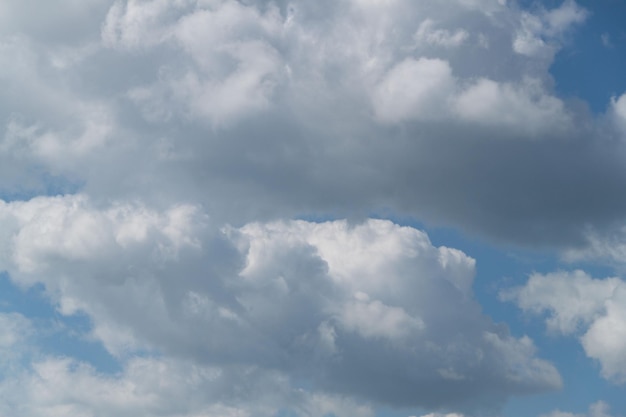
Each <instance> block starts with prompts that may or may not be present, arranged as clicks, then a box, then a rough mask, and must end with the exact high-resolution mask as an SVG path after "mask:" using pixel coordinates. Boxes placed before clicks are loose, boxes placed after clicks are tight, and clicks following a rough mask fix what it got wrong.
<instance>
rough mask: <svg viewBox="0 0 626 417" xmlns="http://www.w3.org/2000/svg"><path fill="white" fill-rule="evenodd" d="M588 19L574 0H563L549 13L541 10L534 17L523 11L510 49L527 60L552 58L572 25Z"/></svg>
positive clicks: (584, 11) (586, 13) (585, 12)
mask: <svg viewBox="0 0 626 417" xmlns="http://www.w3.org/2000/svg"><path fill="white" fill-rule="evenodd" d="M587 16H588V12H587V10H585V9H583V8H582V7H580V6H578V4H576V2H575V1H574V0H566V1H564V2H563V3H562V4H561V5H560V6H559V7H557V8H554V9H551V10H545V9H541V10H539V12H538V13H536V14H533V13H529V12H523V13H522V15H521V19H520V29H519V30H518V32H517V34H516V37H515V39H514V41H513V49H514V50H515V52H517V53H519V54H523V55H527V56H530V57H548V58H549V59H552V55H553V54H554V53H555V52H556V50H557V49H558V43H559V41H560V40H561V37H562V36H563V35H564V34H565V33H566V32H567V31H568V30H569V29H570V28H571V27H572V26H574V25H576V24H581V23H583V22H584V21H585V20H586V19H587Z"/></svg>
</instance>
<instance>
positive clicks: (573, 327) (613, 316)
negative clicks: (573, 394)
mask: <svg viewBox="0 0 626 417" xmlns="http://www.w3.org/2000/svg"><path fill="white" fill-rule="evenodd" d="M501 297H502V298H503V299H505V300H509V301H513V302H515V303H516V304H517V305H518V306H519V307H520V308H521V309H522V310H524V311H527V312H529V313H532V314H537V315H544V314H545V315H547V317H546V325H547V327H548V329H550V330H552V331H554V332H556V333H559V334H563V335H572V336H577V337H578V338H579V340H580V343H581V344H582V346H583V348H584V350H585V353H586V354H587V356H589V357H590V358H593V359H596V360H598V361H599V363H600V365H601V367H602V375H603V376H604V377H605V378H608V379H611V380H614V381H616V382H619V383H624V382H625V381H626V367H625V366H624V364H625V363H626V343H625V341H626V309H625V308H624V306H625V305H626V304H625V301H626V284H625V283H624V281H623V280H621V279H619V278H606V279H594V278H592V277H590V276H589V275H588V274H586V273H584V272H582V271H575V272H572V273H567V272H558V273H553V274H547V275H542V274H533V275H531V276H530V278H529V280H528V282H527V283H526V284H525V285H524V286H522V287H518V288H514V289H510V290H506V291H504V292H502V293H501Z"/></svg>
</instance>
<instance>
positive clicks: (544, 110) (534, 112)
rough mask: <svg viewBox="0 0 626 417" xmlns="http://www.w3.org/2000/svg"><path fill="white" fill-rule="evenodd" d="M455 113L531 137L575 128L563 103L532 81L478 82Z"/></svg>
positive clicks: (461, 97)
mask: <svg viewBox="0 0 626 417" xmlns="http://www.w3.org/2000/svg"><path fill="white" fill-rule="evenodd" d="M455 109H456V111H457V112H458V114H459V115H460V116H461V118H462V119H465V120H468V121H471V122H475V123H484V124H491V125H501V126H509V127H513V128H515V130H516V131H518V132H525V134H527V135H529V136H531V137H533V136H535V137H541V136H542V135H545V134H546V132H548V131H550V130H552V129H557V130H561V129H565V130H567V126H570V125H571V122H570V120H568V117H569V116H568V115H567V113H566V111H565V109H564V105H563V102H562V101H561V100H559V99H558V98H556V97H554V96H550V95H547V94H546V93H545V91H544V90H543V88H542V87H541V85H540V84H539V83H538V81H537V80H532V79H528V80H525V81H524V82H523V83H520V85H511V84H506V83H505V84H501V83H497V82H495V81H492V80H487V79H481V80H478V81H477V82H476V83H475V84H473V85H471V86H470V87H469V88H468V89H467V90H465V91H463V92H462V93H461V94H460V95H459V97H458V98H457V99H456V102H455Z"/></svg>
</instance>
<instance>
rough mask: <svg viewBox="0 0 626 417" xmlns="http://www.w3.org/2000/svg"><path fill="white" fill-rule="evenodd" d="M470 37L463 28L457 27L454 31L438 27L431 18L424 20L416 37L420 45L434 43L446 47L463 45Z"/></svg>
mask: <svg viewBox="0 0 626 417" xmlns="http://www.w3.org/2000/svg"><path fill="white" fill-rule="evenodd" d="M468 37H469V34H468V33H467V32H466V31H465V30H463V29H457V30H456V31H454V32H452V31H449V30H447V29H436V24H435V22H433V21H432V20H431V19H426V20H424V21H423V22H422V23H421V24H420V26H419V28H418V29H417V32H415V35H414V38H415V41H416V42H417V44H418V45H420V44H425V45H432V46H440V47H444V48H451V47H458V46H461V45H462V44H463V43H464V42H465V41H466V40H467V38H468Z"/></svg>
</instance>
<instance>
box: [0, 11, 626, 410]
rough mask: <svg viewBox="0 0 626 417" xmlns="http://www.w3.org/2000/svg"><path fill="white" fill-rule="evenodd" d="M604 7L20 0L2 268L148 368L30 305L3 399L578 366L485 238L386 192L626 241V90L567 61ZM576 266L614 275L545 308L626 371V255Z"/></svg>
mask: <svg viewBox="0 0 626 417" xmlns="http://www.w3.org/2000/svg"><path fill="white" fill-rule="evenodd" d="M33 8H37V10H38V13H35V14H34V13H32V10H33ZM587 15H588V13H587V12H586V11H585V10H584V9H583V8H581V7H580V6H578V5H577V4H576V3H575V2H574V1H572V0H568V1H565V2H563V3H561V4H558V5H556V6H555V7H553V8H550V9H546V8H536V9H532V10H525V9H524V10H523V9H521V8H520V6H519V5H517V4H515V3H514V2H507V1H503V0H453V1H447V2H441V1H420V2H415V1H410V0H388V1H382V0H340V1H330V0H322V1H316V2H310V1H300V0H294V1H286V0H275V1H266V0H249V1H235V0H172V1H169V0H115V1H104V0H90V1H77V0H54V1H51V2H48V3H46V5H40V4H37V5H35V2H34V0H28V1H17V0H8V1H4V2H2V3H1V4H0V55H2V57H3V62H2V65H0V89H2V91H3V94H2V97H0V123H2V131H1V133H0V197H2V201H1V202H0V226H1V227H0V269H1V270H2V271H6V273H7V274H8V276H9V279H10V281H11V282H12V283H13V285H15V286H17V287H19V288H21V289H22V290H24V291H28V290H29V289H30V290H32V289H40V290H41V291H42V292H43V294H45V297H46V300H47V301H49V303H50V304H51V305H52V306H53V307H54V309H56V311H57V312H58V313H57V314H59V315H60V316H61V317H63V318H72V317H77V316H80V317H85V318H87V320H88V322H89V325H88V329H87V330H84V331H83V333H85V334H82V335H81V337H85V338H88V340H91V341H93V342H96V343H99V344H101V345H102V346H104V348H105V350H106V352H107V353H108V354H110V355H111V356H112V358H113V360H114V361H116V362H117V363H118V364H119V366H120V369H121V370H120V371H119V373H117V374H111V373H107V372H105V371H102V370H100V369H98V367H97V366H95V365H94V364H89V363H86V362H81V361H80V360H79V359H74V358H71V357H58V356H55V355H52V354H49V353H46V352H45V349H44V348H42V349H43V350H38V349H37V348H36V345H37V341H36V339H37V337H35V336H34V335H36V334H37V333H38V331H39V330H40V326H41V323H36V320H35V321H34V322H31V321H30V319H29V318H28V317H26V314H25V312H22V313H24V314H21V313H17V312H10V311H6V312H3V313H2V315H0V329H1V330H2V331H1V333H2V336H0V351H2V352H5V351H6V352H14V353H15V352H18V351H21V350H24V351H27V350H28V349H27V348H26V346H30V348H29V349H31V348H32V352H31V353H32V354H31V353H29V355H26V356H23V355H21V354H16V355H15V356H11V355H9V354H8V353H7V355H3V358H7V359H6V361H5V359H1V360H0V364H1V366H2V370H3V379H2V380H1V382H0V392H1V393H0V396H2V397H3V398H10V399H11V400H10V401H6V402H3V404H2V405H0V414H2V415H7V416H9V415H11V416H24V417H27V416H28V417H30V416H43V415H57V416H60V417H61V416H69V415H103V416H109V415H110V416H125V415H129V416H130V415H133V416H152V415H157V414H158V415H168V416H172V417H173V416H177V417H182V416H185V417H187V416H212V415H216V416H218V415H219V416H256V415H275V414H276V413H279V412H280V411H281V409H283V408H286V409H288V410H291V411H292V412H294V413H296V414H299V415H303V416H325V415H329V414H335V415H337V416H372V415H374V414H375V409H376V407H377V406H378V405H381V404H383V405H389V406H394V407H402V406H407V407H409V406H421V407H424V408H428V409H429V410H430V411H433V412H441V413H444V414H443V415H445V413H450V412H468V413H472V412H478V411H476V410H486V409H489V410H494V407H497V406H498V405H500V404H502V402H503V401H505V400H506V398H508V397H510V396H512V395H523V394H530V393H536V392H545V391H549V390H554V389H558V388H559V387H560V386H561V379H560V376H559V373H558V372H557V370H556V369H555V368H554V366H553V365H552V364H550V363H549V362H547V361H544V360H542V359H541V358H540V355H539V354H538V353H537V349H536V348H535V346H534V343H533V341H532V340H531V339H530V338H529V337H527V336H523V335H512V334H510V333H509V331H508V330H507V327H506V325H503V324H498V323H495V322H494V321H493V320H492V319H491V318H490V317H488V316H487V315H485V314H483V313H482V312H481V308H480V305H479V304H478V303H477V301H476V300H475V299H474V297H473V294H472V284H473V278H474V274H475V264H474V260H473V259H472V258H470V257H468V256H467V255H465V254H464V253H462V252H461V251H458V250H456V249H453V248H447V247H436V246H434V245H433V244H432V243H431V242H430V241H429V239H428V237H427V235H426V234H425V233H423V232H421V231H419V230H417V229H414V228H410V227H401V226H399V225H397V224H394V223H392V222H390V221H386V220H372V219H369V220H368V217H369V216H371V215H372V213H390V215H392V216H393V217H394V218H400V217H401V216H410V217H411V218H415V219H418V220H420V221H425V222H430V223H433V224H434V223H438V224H446V225H448V226H453V227H460V228H462V229H463V230H466V231H470V232H475V233H477V234H480V235H482V236H486V237H488V238H493V239H500V240H504V241H507V242H512V243H517V244H528V243H531V242H532V243H533V244H535V243H536V244H540V245H546V246H551V247H553V248H557V249H558V250H562V251H564V253H565V254H566V256H571V257H572V258H576V257H594V258H598V257H600V258H602V257H605V258H607V257H608V258H611V256H612V255H610V254H608V255H607V253H608V252H607V251H608V249H609V248H618V249H619V248H620V246H615V245H613V244H609V243H606V242H612V240H611V239H614V240H616V241H617V242H618V243H619V242H623V239H622V237H621V236H617V235H616V237H615V238H613V237H612V236H613V235H610V234H608V232H607V230H609V229H610V228H614V226H615V225H622V224H624V221H625V219H624V216H623V213H624V212H625V208H626V196H625V195H624V193H623V192H622V191H623V188H624V185H626V170H625V169H626V168H625V167H626V165H625V164H624V163H623V157H624V150H625V149H624V143H625V142H624V140H623V139H624V137H625V135H626V133H624V132H626V130H624V123H623V122H624V120H626V111H625V110H624V108H625V106H624V102H625V100H626V99H624V96H619V95H618V96H617V97H616V98H615V99H613V101H611V102H610V103H608V104H609V105H608V110H607V113H606V114H604V115H601V116H600V117H597V116H593V115H590V114H588V113H587V111H586V110H585V108H584V106H580V105H579V103H578V102H570V101H567V100H564V99H562V98H559V97H558V96H557V95H556V94H555V92H554V90H553V88H552V86H553V80H552V77H551V75H550V73H549V71H548V70H549V68H550V65H551V63H552V61H553V59H554V56H555V54H556V53H557V51H558V50H559V48H561V47H562V46H563V45H564V44H565V43H566V42H567V35H568V33H570V32H571V31H572V30H574V29H575V28H576V26H578V25H580V24H583V23H584V21H585V19H586V17H587ZM557 160H558V161H559V163H558V169H555V161H557ZM598 183H602V184H603V186H602V187H597V186H596V184H598ZM573 207H574V208H573ZM396 216H397V217H396ZM303 218H304V219H344V218H345V219H347V220H335V221H325V222H315V221H303V220H294V219H303ZM613 230H616V229H613ZM618 249H615V250H616V252H615V253H618V252H619V250H621V249H619V250H618ZM609 255H610V256H609ZM616 256H617V255H615V256H613V257H616ZM537 279H539V278H537ZM551 282H553V283H559V282H561V280H559V278H558V276H557V277H555V278H554V279H553V280H551ZM555 285H556V284H555ZM562 285H564V286H565V285H583V286H587V287H589V289H593V290H590V291H591V293H592V294H594V297H595V298H592V299H591V300H586V301H585V300H582V299H581V300H578V301H577V302H578V304H579V305H580V310H578V311H573V310H571V309H569V308H570V307H571V303H570V301H571V300H570V301H564V300H563V299H558V300H557V299H556V298H555V299H551V298H549V297H548V298H546V297H547V293H541V294H539V295H542V296H544V297H543V298H542V297H536V298H534V299H533V300H534V301H532V302H534V303H540V304H532V303H531V301H529V303H531V304H529V306H528V307H523V308H527V309H531V310H533V311H539V312H541V311H550V312H551V313H550V314H552V315H551V316H550V326H551V328H554V329H556V330H557V331H561V332H566V333H567V332H570V333H571V332H574V333H575V332H584V334H583V335H582V336H581V340H582V342H583V345H584V346H585V349H586V350H587V352H588V354H589V356H591V357H594V358H597V359H598V360H600V361H601V363H602V364H603V366H604V368H603V369H604V372H605V375H606V376H607V377H610V378H616V379H620V380H621V379H623V378H624V375H625V374H626V370H625V369H623V367H620V365H619V364H620V363H623V362H624V361H623V357H622V356H623V349H622V348H623V346H621V344H620V343H621V342H620V340H621V339H620V338H618V337H613V338H611V337H605V335H607V334H608V333H611V332H612V334H618V333H619V332H620V331H623V326H622V325H621V324H620V323H621V321H620V320H621V318H622V317H623V316H624V314H623V311H622V310H621V309H620V302H621V301H620V300H621V299H620V298H619V297H621V295H620V294H621V291H622V290H621V287H622V284H621V281H618V280H606V281H593V280H590V279H589V278H588V277H584V276H582V277H578V278H576V277H574V279H571V280H567V282H565V281H563V283H562ZM529 288H530V287H529ZM515 294H516V295H515V296H513V295H511V296H510V297H511V298H512V299H515V300H516V301H518V302H520V303H522V299H523V297H522V295H523V294H524V291H523V290H520V291H519V292H517V293H515ZM568 294H569V293H568ZM559 300H560V301H559ZM520 305H522V304H520ZM620 326H622V327H620ZM38 329H39V330H38ZM616 332H617V333H616ZM22 347H24V348H23V349H22ZM3 361H5V362H6V363H5V362H3ZM24 364H25V365H24ZM20 365H24V366H20ZM70 381H79V383H78V384H76V383H75V382H72V383H70ZM76 387H78V389H77V388H76ZM454 415H455V414H449V416H454Z"/></svg>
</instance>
